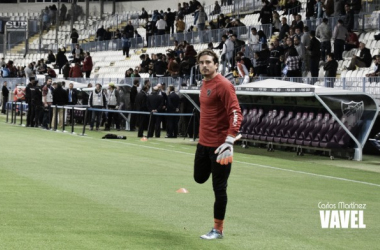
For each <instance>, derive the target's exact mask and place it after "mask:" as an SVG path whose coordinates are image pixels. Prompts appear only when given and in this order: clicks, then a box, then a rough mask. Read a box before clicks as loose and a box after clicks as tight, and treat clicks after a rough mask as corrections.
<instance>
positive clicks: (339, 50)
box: [332, 19, 348, 61]
mask: <svg viewBox="0 0 380 250" xmlns="http://www.w3.org/2000/svg"><path fill="white" fill-rule="evenodd" d="M347 35H348V31H347V29H346V27H344V25H343V21H342V19H339V20H338V23H337V25H336V26H335V28H334V32H333V36H332V39H333V40H334V56H335V59H336V60H337V61H340V60H342V59H343V58H342V54H343V50H344V43H345V41H346V38H347Z"/></svg>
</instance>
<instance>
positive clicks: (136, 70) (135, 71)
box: [131, 67, 141, 77]
mask: <svg viewBox="0 0 380 250" xmlns="http://www.w3.org/2000/svg"><path fill="white" fill-rule="evenodd" d="M131 77H141V76H140V74H139V68H138V67H136V68H135V69H134V70H133V73H132V74H131Z"/></svg>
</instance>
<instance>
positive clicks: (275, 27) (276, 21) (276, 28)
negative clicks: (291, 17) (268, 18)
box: [272, 11, 281, 32]
mask: <svg viewBox="0 0 380 250" xmlns="http://www.w3.org/2000/svg"><path fill="white" fill-rule="evenodd" d="M272 24H273V30H272V31H273V32H279V31H280V29H281V21H280V15H279V14H278V12H277V11H274V12H273V21H272Z"/></svg>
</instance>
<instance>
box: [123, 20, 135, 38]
mask: <svg viewBox="0 0 380 250" xmlns="http://www.w3.org/2000/svg"><path fill="white" fill-rule="evenodd" d="M134 32H135V28H134V27H133V25H132V21H131V20H129V21H128V24H127V25H126V26H125V27H124V34H127V38H133V34H134Z"/></svg>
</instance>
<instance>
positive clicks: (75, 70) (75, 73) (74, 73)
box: [69, 62, 83, 78]
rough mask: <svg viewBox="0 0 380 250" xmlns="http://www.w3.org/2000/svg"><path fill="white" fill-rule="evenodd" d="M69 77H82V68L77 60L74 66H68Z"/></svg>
mask: <svg viewBox="0 0 380 250" xmlns="http://www.w3.org/2000/svg"><path fill="white" fill-rule="evenodd" d="M69 77H71V78H82V77H83V74H82V70H81V67H80V63H79V62H75V64H74V66H73V67H71V68H70V72H69Z"/></svg>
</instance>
